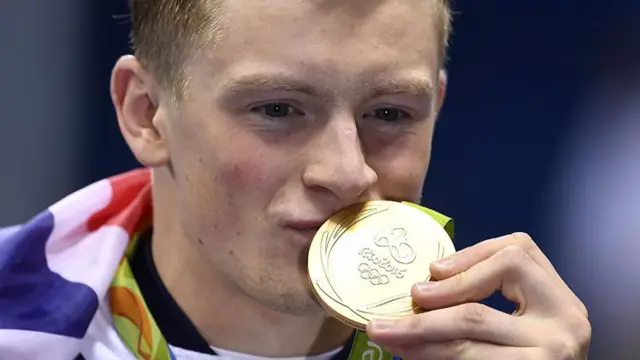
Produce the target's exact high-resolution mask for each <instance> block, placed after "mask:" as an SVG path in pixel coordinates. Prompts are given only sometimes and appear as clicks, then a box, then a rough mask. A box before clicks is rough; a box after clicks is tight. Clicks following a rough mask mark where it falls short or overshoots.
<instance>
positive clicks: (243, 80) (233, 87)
mask: <svg viewBox="0 0 640 360" xmlns="http://www.w3.org/2000/svg"><path fill="white" fill-rule="evenodd" d="M222 87H223V88H224V89H225V90H226V91H230V92H236V93H238V92H258V91H295V92H300V93H303V94H306V95H308V96H312V97H320V96H321V95H327V94H321V92H320V91H318V89H316V88H315V87H314V86H312V85H311V84H309V83H307V82H304V81H302V80H299V79H297V78H295V77H293V76H291V75H287V74H249V75H242V76H239V77H237V78H232V79H229V80H228V81H227V82H225V83H224V84H223V85H222Z"/></svg>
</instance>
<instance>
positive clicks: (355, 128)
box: [167, 0, 441, 315]
mask: <svg viewBox="0 0 640 360" xmlns="http://www.w3.org/2000/svg"><path fill="white" fill-rule="evenodd" d="M224 6H225V7H224V9H223V18H224V24H225V28H224V35H223V36H222V38H221V39H220V41H219V42H218V43H217V45H216V46H215V48H214V47H213V46H212V47H211V48H209V49H204V51H203V52H202V53H201V54H200V55H199V56H198V57H197V58H196V59H195V60H194V61H193V62H192V63H190V64H189V66H188V69H187V71H188V78H189V79H190V80H189V83H188V86H187V91H186V96H185V99H184V102H183V103H182V104H181V107H180V110H179V111H178V113H177V114H176V116H175V119H170V121H168V122H167V123H168V124H167V126H168V131H167V134H168V144H169V154H170V160H171V165H172V170H173V174H174V176H175V181H176V191H177V196H178V197H179V200H180V203H179V204H178V207H179V212H180V214H181V219H180V221H181V226H182V227H183V230H184V232H185V233H186V234H187V237H188V238H189V241H192V242H193V243H194V244H196V246H198V247H199V248H200V249H201V254H203V258H204V259H205V261H206V262H208V263H209V264H210V267H211V269H212V270H211V271H212V272H214V273H215V274H216V275H215V276H219V277H222V279H224V280H225V281H228V282H230V283H231V284H234V285H236V286H238V287H239V288H240V289H241V290H242V291H243V292H244V293H246V294H248V295H249V296H251V297H252V298H254V299H256V300H257V301H259V302H261V303H263V304H264V305H266V306H267V307H269V308H271V309H274V310H276V311H280V312H285V313H290V314H296V315H314V314H318V313H319V312H320V311H321V308H320V307H319V305H318V304H317V303H316V302H315V300H314V298H313V295H312V294H311V292H310V287H309V285H308V279H307V277H306V276H307V274H306V267H305V265H306V252H307V247H308V245H309V242H310V240H311V238H312V236H313V234H314V232H315V230H316V229H317V228H318V227H319V226H320V225H321V223H322V222H323V221H324V220H326V219H327V218H328V217H329V216H330V215H331V214H332V213H334V212H336V211H337V210H339V209H341V208H343V207H345V206H348V205H350V204H353V203H355V202H359V201H364V200H370V199H390V200H409V201H418V200H419V197H420V193H421V190H422V185H423V180H424V176H425V173H426V170H427V166H428V163H429V156H430V148H431V138H432V133H433V128H434V121H435V116H436V112H437V110H438V109H437V104H438V99H439V94H440V92H439V90H440V86H441V83H440V81H441V79H439V77H438V74H439V73H438V70H439V66H438V64H439V59H438V54H439V49H438V35H437V34H438V29H437V26H438V24H437V22H436V17H435V16H434V13H433V11H434V6H433V4H432V3H431V2H430V1H422V0H378V1H374V0H366V1H365V0H363V1H342V0H333V1H289V0H270V1H258V0H234V1H227V2H226V3H225V5H224Z"/></svg>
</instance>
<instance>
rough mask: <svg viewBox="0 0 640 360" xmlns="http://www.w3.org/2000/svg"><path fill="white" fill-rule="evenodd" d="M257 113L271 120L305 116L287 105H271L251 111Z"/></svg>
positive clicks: (261, 106)
mask: <svg viewBox="0 0 640 360" xmlns="http://www.w3.org/2000/svg"><path fill="white" fill-rule="evenodd" d="M251 111H253V112H255V113H259V114H261V115H264V116H267V117H270V118H283V117H286V116H289V115H294V114H295V115H304V114H303V113H302V111H300V110H298V109H296V108H295V107H293V106H291V105H289V104H287V103H269V104H265V105H260V106H256V107H254V108H252V109H251Z"/></svg>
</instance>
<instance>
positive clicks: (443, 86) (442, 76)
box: [436, 69, 447, 114]
mask: <svg viewBox="0 0 640 360" xmlns="http://www.w3.org/2000/svg"><path fill="white" fill-rule="evenodd" d="M446 94H447V71H446V70H444V69H440V71H439V72H438V99H437V102H436V113H438V114H439V113H440V110H441V109H442V105H444V98H445V97H446Z"/></svg>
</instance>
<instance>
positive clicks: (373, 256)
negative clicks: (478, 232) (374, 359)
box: [308, 201, 455, 330]
mask: <svg viewBox="0 0 640 360" xmlns="http://www.w3.org/2000/svg"><path fill="white" fill-rule="evenodd" d="M454 252H455V248H454V246H453V242H452V240H451V238H450V237H449V235H448V234H447V232H446V231H445V230H444V229H443V228H442V226H441V225H440V224H438V222H437V221H436V220H435V219H434V218H432V217H431V216H429V215H428V214H427V213H425V212H423V211H421V210H419V209H418V208H416V207H415V206H412V205H407V204H404V203H399V202H393V201H369V202H366V203H363V204H357V205H353V206H350V207H348V208H345V209H343V210H342V211H340V212H338V213H336V214H335V215H333V216H332V217H331V218H330V219H329V220H327V221H326V222H325V223H324V224H323V225H322V226H321V227H320V229H319V230H318V232H317V233H316V235H315V236H314V238H313V241H312V242H311V246H310V249H309V261H308V267H309V277H310V280H311V284H312V289H313V291H314V293H315V295H316V297H317V298H318V301H319V302H320V303H321V304H322V306H323V307H324V308H325V309H326V310H327V311H328V312H329V313H331V314H332V315H333V316H334V317H336V318H337V319H339V320H341V321H342V322H344V323H346V324H347V325H349V326H351V327H354V328H356V329H359V330H364V329H365V327H366V325H367V323H368V322H369V321H371V319H373V318H397V317H403V316H407V315H411V314H416V313H419V312H421V309H420V308H419V307H418V306H417V305H416V304H415V303H414V302H413V299H412V297H411V287H412V286H413V284H415V283H417V282H424V281H428V280H429V279H430V277H431V275H430V273H429V265H430V264H431V263H432V262H434V261H436V260H438V259H441V258H443V257H446V256H448V255H450V254H452V253H454Z"/></svg>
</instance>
